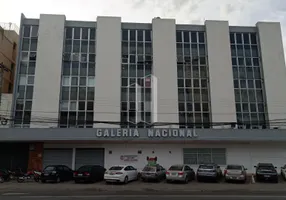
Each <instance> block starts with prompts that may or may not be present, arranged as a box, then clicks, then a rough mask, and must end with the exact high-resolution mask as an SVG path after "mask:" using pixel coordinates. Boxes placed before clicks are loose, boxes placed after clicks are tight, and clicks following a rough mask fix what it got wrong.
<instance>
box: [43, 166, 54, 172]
mask: <svg viewBox="0 0 286 200" xmlns="http://www.w3.org/2000/svg"><path fill="white" fill-rule="evenodd" d="M55 169H56V168H55V167H54V166H47V167H46V168H45V170H46V171H53V170H55Z"/></svg>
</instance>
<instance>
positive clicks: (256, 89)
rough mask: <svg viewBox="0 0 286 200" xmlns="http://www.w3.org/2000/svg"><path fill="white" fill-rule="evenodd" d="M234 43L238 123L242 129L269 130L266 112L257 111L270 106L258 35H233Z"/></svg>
mask: <svg viewBox="0 0 286 200" xmlns="http://www.w3.org/2000/svg"><path fill="white" fill-rule="evenodd" d="M233 37H235V38H236V40H232V38H233ZM230 40H231V43H232V44H231V50H232V61H233V62H232V65H233V79H234V94H235V101H236V113H237V119H238V123H240V124H242V125H241V126H240V127H239V128H257V127H262V128H265V127H266V126H267V124H266V121H265V115H266V110H265V109H264V107H262V109H260V110H257V109H256V107H258V104H260V103H262V105H263V104H266V102H265V99H264V84H262V82H263V77H262V75H261V71H262V68H261V65H260V63H259V57H260V55H259V52H258V45H257V38H256V34H255V33H230ZM249 103H251V104H250V106H248V104H249ZM241 108H242V109H241Z"/></svg>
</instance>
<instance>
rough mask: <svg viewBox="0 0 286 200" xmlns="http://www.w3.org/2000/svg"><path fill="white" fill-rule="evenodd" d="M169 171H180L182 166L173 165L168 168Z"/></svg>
mask: <svg viewBox="0 0 286 200" xmlns="http://www.w3.org/2000/svg"><path fill="white" fill-rule="evenodd" d="M169 170H171V171H182V170H183V166H182V165H173V166H171V167H170V169H169Z"/></svg>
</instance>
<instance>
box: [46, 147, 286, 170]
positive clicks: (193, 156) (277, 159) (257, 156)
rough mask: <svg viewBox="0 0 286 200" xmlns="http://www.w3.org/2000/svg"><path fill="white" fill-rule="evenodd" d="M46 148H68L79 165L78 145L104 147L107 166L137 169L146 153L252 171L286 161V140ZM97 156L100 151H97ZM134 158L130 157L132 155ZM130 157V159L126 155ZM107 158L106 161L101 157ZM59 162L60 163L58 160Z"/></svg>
mask: <svg viewBox="0 0 286 200" xmlns="http://www.w3.org/2000/svg"><path fill="white" fill-rule="evenodd" d="M43 148H44V149H54V148H59V149H60V148H63V149H64V148H65V149H66V148H68V149H71V150H72V151H73V153H72V154H71V156H72V158H71V159H70V160H71V161H70V162H71V163H70V167H71V168H73V169H75V168H76V152H77V149H104V155H102V156H104V158H102V159H101V161H100V162H104V167H105V168H109V167H111V166H112V165H133V166H134V167H136V168H137V169H138V170H141V169H143V167H144V166H145V165H146V164H147V160H146V157H147V156H149V157H157V158H158V163H159V164H161V165H162V166H163V167H165V168H169V167H170V166H171V165H172V164H183V163H185V164H190V165H191V166H192V167H193V168H194V169H195V170H196V169H197V167H198V165H199V163H200V162H216V163H218V164H219V165H220V166H221V167H222V168H224V167H225V166H226V165H227V164H242V165H244V166H245V167H246V168H247V169H248V173H253V172H254V170H255V168H254V166H255V165H256V164H257V163H259V162H270V163H273V164H274V165H275V166H277V169H278V172H280V167H281V166H283V165H285V164H286V145H285V144H273V143H269V144H44V146H43ZM96 156H98V155H96ZM130 157H131V158H132V159H131V160H130V159H129V158H130ZM125 158H127V159H125ZM102 160H104V161H102ZM59 164H60V163H59Z"/></svg>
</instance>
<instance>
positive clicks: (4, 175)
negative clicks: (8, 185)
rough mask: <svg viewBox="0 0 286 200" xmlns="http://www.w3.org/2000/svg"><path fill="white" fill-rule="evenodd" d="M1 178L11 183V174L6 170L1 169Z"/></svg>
mask: <svg viewBox="0 0 286 200" xmlns="http://www.w3.org/2000/svg"><path fill="white" fill-rule="evenodd" d="M0 176H1V177H2V178H3V179H4V180H5V181H9V180H10V178H11V176H10V172H9V171H8V170H6V169H0Z"/></svg>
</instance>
